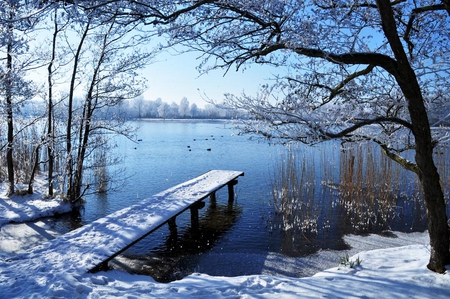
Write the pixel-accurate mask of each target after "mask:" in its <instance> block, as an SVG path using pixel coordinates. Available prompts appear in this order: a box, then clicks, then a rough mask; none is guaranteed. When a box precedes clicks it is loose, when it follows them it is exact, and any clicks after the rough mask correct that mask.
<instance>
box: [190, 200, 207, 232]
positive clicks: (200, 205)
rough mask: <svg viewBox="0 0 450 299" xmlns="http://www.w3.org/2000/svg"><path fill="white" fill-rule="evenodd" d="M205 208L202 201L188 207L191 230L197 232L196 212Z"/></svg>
mask: <svg viewBox="0 0 450 299" xmlns="http://www.w3.org/2000/svg"><path fill="white" fill-rule="evenodd" d="M204 206H205V203H204V202H203V201H201V202H197V203H195V204H193V205H192V206H191V207H190V210H191V227H192V229H193V230H198V210H200V209H202V208H203V207H204Z"/></svg>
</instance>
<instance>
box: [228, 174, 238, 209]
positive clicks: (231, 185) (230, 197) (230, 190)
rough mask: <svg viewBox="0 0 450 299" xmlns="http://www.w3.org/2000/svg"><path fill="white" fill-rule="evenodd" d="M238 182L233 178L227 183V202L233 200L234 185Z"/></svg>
mask: <svg viewBox="0 0 450 299" xmlns="http://www.w3.org/2000/svg"><path fill="white" fill-rule="evenodd" d="M237 183H238V181H237V180H233V181H231V182H229V183H228V203H229V204H231V203H233V201H234V186H235V185H236V184H237Z"/></svg>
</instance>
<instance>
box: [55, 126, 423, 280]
mask: <svg viewBox="0 0 450 299" xmlns="http://www.w3.org/2000/svg"><path fill="white" fill-rule="evenodd" d="M136 124H137V125H138V126H139V127H140V129H139V131H138V138H139V139H140V140H141V141H139V142H138V143H134V142H132V141H130V140H128V139H126V138H118V140H117V142H118V147H117V148H116V149H115V154H116V155H118V156H119V157H122V158H123V164H121V165H116V166H114V167H111V169H110V170H109V174H110V175H112V177H113V181H115V186H116V190H114V191H110V192H108V193H106V194H100V195H95V196H94V195H91V196H88V197H87V198H86V205H85V209H84V211H82V214H81V218H77V219H68V218H67V216H64V217H59V218H58V220H57V222H59V223H60V224H59V227H60V230H61V226H63V227H65V228H64V229H65V230H68V229H73V228H76V227H78V226H80V225H83V224H86V223H89V222H92V221H93V220H95V219H98V218H100V217H103V216H106V215H108V214H110V213H112V212H114V211H117V210H119V209H122V208H124V207H127V206H129V205H132V204H134V203H137V202H139V201H140V200H142V199H144V198H146V197H149V196H151V195H153V194H156V193H158V192H160V191H162V190H165V189H167V188H169V187H172V186H174V185H176V184H178V183H181V182H184V181H186V180H188V179H191V178H193V177H196V176H198V175H200V174H202V173H204V172H206V171H208V170H211V169H227V170H239V171H244V172H245V176H244V177H240V178H239V183H238V184H237V185H236V187H235V191H236V200H235V202H234V204H233V205H232V206H229V205H228V204H227V196H228V195H227V190H226V188H223V190H221V191H220V192H218V193H217V207H216V208H213V207H211V205H210V203H209V201H208V200H206V207H205V208H203V209H202V210H200V228H199V230H198V231H192V230H191V228H190V218H189V217H190V215H189V212H188V211H187V212H185V213H184V214H182V215H181V216H179V217H178V218H177V224H178V234H177V235H176V236H174V235H171V234H170V232H169V230H168V227H167V226H164V227H162V228H161V229H159V230H157V231H156V232H154V233H152V234H151V235H150V236H148V237H147V238H145V239H144V240H142V241H140V242H139V243H138V244H136V245H135V246H133V247H132V248H130V249H129V250H127V251H126V252H125V254H124V256H123V257H121V258H119V259H117V260H116V261H115V262H114V263H113V264H114V265H113V266H114V267H119V268H122V269H126V270H128V271H130V272H138V273H144V274H149V275H152V276H153V277H155V278H156V279H158V280H160V281H170V280H173V279H178V278H181V277H182V276H183V275H185V274H188V273H191V272H192V271H194V270H195V269H198V268H197V265H198V262H199V258H200V256H201V254H203V253H206V252H208V254H209V255H212V256H214V255H215V254H217V257H218V258H220V256H223V254H224V253H227V254H261V255H264V254H267V253H268V252H276V253H280V254H283V255H286V256H292V257H298V256H305V255H308V254H312V253H314V252H317V251H318V250H320V249H334V250H344V249H347V245H346V244H345V243H344V242H343V241H342V236H343V235H344V234H348V233H368V232H375V233H381V232H383V231H385V230H388V229H392V230H398V231H406V232H410V231H423V230H425V229H426V216H425V210H424V206H423V203H422V202H421V200H420V196H415V194H416V193H414V192H416V191H414V188H413V189H412V190H409V188H410V185H411V184H414V182H412V181H413V180H414V176H413V175H409V174H403V172H402V173H401V174H399V173H398V171H397V170H395V169H396V168H393V167H392V166H389V165H387V166H386V167H387V168H384V169H381V172H380V173H377V172H376V170H371V169H369V166H368V165H369V162H370V161H362V162H359V163H358V161H357V162H356V163H355V161H354V158H351V157H352V156H353V157H355V156H356V157H358V155H361V153H358V152H350V154H348V153H347V152H343V151H341V150H340V145H339V144H338V143H337V142H328V143H325V144H323V145H321V146H317V147H308V146H300V147H291V148H290V149H288V148H287V147H285V146H281V145H273V144H269V143H268V142H265V141H258V140H256V139H255V138H253V139H249V136H236V135H234V134H233V129H232V125H231V124H230V123H228V122H226V121H209V122H205V121H140V122H136ZM292 156H295V158H294V160H292ZM349 157H350V158H349ZM373 159H375V160H377V159H379V157H378V156H377V154H374V156H373ZM349 161H353V162H349ZM292 164H295V165H297V166H298V167H296V169H300V171H298V172H297V173H296V177H297V179H298V181H293V180H292V179H290V180H291V181H292V184H293V186H301V188H302V189H301V190H299V191H298V193H297V194H298V196H294V195H292V196H291V197H288V198H287V201H288V203H289V204H288V205H286V203H285V202H282V199H281V197H280V199H278V200H277V202H274V195H273V188H274V187H276V188H278V189H280V190H282V188H283V182H282V181H281V180H279V178H280V176H281V172H282V170H281V169H282V168H283V165H284V166H286V165H292ZM374 164H380V163H379V162H377V161H375V163H374ZM358 165H364V166H363V167H362V168H361V170H360V171H359V172H358V173H359V175H355V174H354V173H357V172H356V170H355V169H357V168H358V167H359V166H358ZM124 166H125V168H126V169H125V170H124V171H123V172H121V173H120V174H114V173H115V172H118V171H120V170H121V168H122V167H124ZM365 169H368V171H366V170H365ZM386 169H388V170H389V171H386ZM349 173H350V176H351V180H350V181H351V184H348V183H344V182H343V181H344V180H347V181H348V180H349V179H348V177H349ZM383 173H390V174H392V175H394V176H395V175H396V176H397V179H398V180H400V181H401V182H402V185H401V186H407V187H402V188H405V189H407V190H398V189H397V188H399V186H397V185H395V186H388V187H389V188H391V189H392V190H391V191H389V192H386V194H384V193H383V194H380V193H379V192H378V191H376V190H379V189H380V188H375V189H376V190H375V191H376V192H375V191H374V190H372V188H371V187H370V186H369V185H367V184H366V183H365V182H366V181H374V180H375V178H377V179H378V180H379V181H380V182H383V181H385V180H391V179H392V177H383V176H384V174H383ZM374 183H375V182H374ZM389 188H387V187H386V189H389ZM392 194H393V195H392ZM294 197H295V198H296V199H295V203H293V201H294V200H293V199H292V198H294ZM355 198H363V200H360V201H358V200H356V201H355ZM275 206H278V209H277V208H275ZM371 206H373V207H374V208H372V207H371ZM386 206H388V208H385V207H386ZM61 223H62V224H61ZM64 229H63V230H64ZM223 275H226V273H223Z"/></svg>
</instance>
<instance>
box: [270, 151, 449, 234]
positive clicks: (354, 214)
mask: <svg viewBox="0 0 450 299" xmlns="http://www.w3.org/2000/svg"><path fill="white" fill-rule="evenodd" d="M336 150H338V149H337V146H325V147H322V148H316V149H314V150H312V151H306V150H305V149H304V147H300V146H295V145H290V146H289V147H287V148H286V151H285V152H282V153H281V155H280V159H279V160H278V162H277V164H276V165H275V171H274V175H273V183H272V205H273V209H274V212H275V216H274V217H273V219H271V221H272V227H275V228H279V229H281V230H283V231H297V232H302V233H305V232H308V233H316V234H317V233H318V231H319V230H320V229H327V228H330V227H332V226H345V229H344V231H346V232H347V233H350V232H352V233H365V232H379V231H383V230H389V229H392V226H393V225H397V227H398V226H399V223H401V225H405V230H408V229H409V230H413V229H414V228H415V226H416V225H417V223H418V222H423V220H424V219H425V218H426V208H425V203H424V200H423V195H422V190H421V186H420V183H419V181H418V178H417V175H416V174H414V173H412V172H409V171H407V170H405V169H403V168H402V167H401V166H400V165H398V164H397V163H395V162H394V161H392V160H391V159H389V158H388V157H386V156H385V155H383V154H382V153H381V151H380V149H379V148H378V147H377V146H376V145H374V144H372V143H359V144H346V145H345V147H344V146H341V147H340V151H339V155H336ZM318 152H320V154H318ZM406 154H407V155H409V157H408V159H410V160H414V156H413V153H412V152H411V153H406ZM449 155H450V151H449V149H448V148H447V147H444V148H441V149H439V150H437V151H436V155H435V159H436V165H437V167H438V169H439V172H440V174H441V182H442V185H443V189H444V193H445V197H446V200H447V202H448V201H449V185H450V169H449V165H448V164H449V163H450V162H449V159H448V157H449ZM336 162H337V163H336ZM417 219H418V220H417ZM402 221H403V222H402Z"/></svg>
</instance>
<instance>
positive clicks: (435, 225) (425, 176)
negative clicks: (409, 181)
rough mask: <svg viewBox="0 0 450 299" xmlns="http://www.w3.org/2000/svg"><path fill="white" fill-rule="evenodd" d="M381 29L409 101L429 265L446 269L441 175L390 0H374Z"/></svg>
mask: <svg viewBox="0 0 450 299" xmlns="http://www.w3.org/2000/svg"><path fill="white" fill-rule="evenodd" d="M377 5H378V9H379V12H380V16H381V20H382V26H383V31H384V33H385V35H386V37H387V39H388V41H389V44H390V46H391V49H392V51H393V53H394V56H395V59H396V60H397V74H395V76H396V80H397V82H398V84H399V86H400V88H401V89H402V92H403V94H404V96H405V98H406V100H407V102H408V111H409V114H410V117H411V123H412V133H413V135H414V139H415V143H416V156H415V159H416V163H417V166H418V169H419V171H418V175H419V179H420V182H421V184H422V187H423V192H424V197H425V203H426V207H427V216H428V233H429V235H430V246H431V252H430V262H429V263H428V265H427V267H428V269H430V270H432V271H436V272H438V273H443V272H445V270H446V269H445V265H447V264H449V263H450V248H449V246H450V240H449V238H450V232H449V229H448V224H447V214H446V205H445V200H444V194H443V192H442V187H441V185H440V177H439V173H438V171H437V168H436V166H435V164H434V160H433V144H432V138H431V129H430V124H429V120H428V115H427V111H426V108H425V104H424V99H423V96H422V92H421V89H420V85H419V83H418V81H417V76H416V75H415V73H414V71H413V69H412V67H411V65H410V63H409V60H408V58H407V55H406V53H405V51H404V49H403V46H402V43H401V41H400V39H399V37H398V36H399V35H398V32H397V27H396V24H395V19H394V14H393V11H392V7H391V4H390V1H389V0H377Z"/></svg>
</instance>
